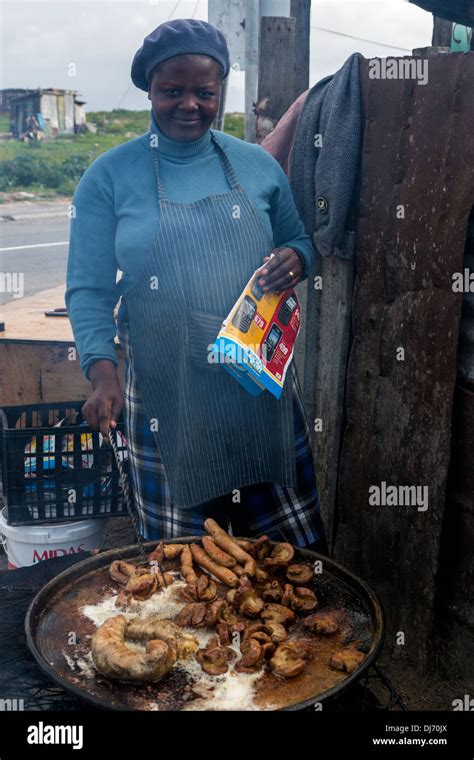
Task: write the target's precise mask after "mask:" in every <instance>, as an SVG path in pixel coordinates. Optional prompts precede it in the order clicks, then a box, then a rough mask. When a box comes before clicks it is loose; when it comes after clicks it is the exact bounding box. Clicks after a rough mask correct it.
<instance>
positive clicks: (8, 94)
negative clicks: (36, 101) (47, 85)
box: [0, 87, 36, 116]
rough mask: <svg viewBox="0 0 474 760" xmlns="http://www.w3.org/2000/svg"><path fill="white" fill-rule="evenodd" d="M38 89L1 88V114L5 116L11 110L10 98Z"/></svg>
mask: <svg viewBox="0 0 474 760" xmlns="http://www.w3.org/2000/svg"><path fill="white" fill-rule="evenodd" d="M30 92H36V90H27V89H25V88H24V87H7V88H5V89H3V90H0V115H1V116H4V115H5V114H7V113H9V111H10V100H11V99H12V98H16V97H17V96H18V95H27V94H28V93H30Z"/></svg>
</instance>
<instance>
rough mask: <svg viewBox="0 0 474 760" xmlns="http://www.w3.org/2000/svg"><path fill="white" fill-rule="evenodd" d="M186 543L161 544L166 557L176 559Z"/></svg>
mask: <svg viewBox="0 0 474 760" xmlns="http://www.w3.org/2000/svg"><path fill="white" fill-rule="evenodd" d="M185 546H186V544H163V551H164V554H165V557H166V559H176V557H179V556H180V554H181V552H182V551H183V549H184V547H185Z"/></svg>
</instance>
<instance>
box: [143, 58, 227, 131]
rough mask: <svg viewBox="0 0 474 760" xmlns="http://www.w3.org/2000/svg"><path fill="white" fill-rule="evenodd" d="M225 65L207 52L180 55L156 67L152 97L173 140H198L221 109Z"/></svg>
mask: <svg viewBox="0 0 474 760" xmlns="http://www.w3.org/2000/svg"><path fill="white" fill-rule="evenodd" d="M221 83H222V68H221V66H220V64H219V63H218V61H216V60H215V59H214V58H210V57H209V56H207V55H188V54H186V55H176V56H174V57H173V58H168V60H166V61H163V62H162V63H160V64H158V66H156V67H155V68H154V69H153V71H152V73H151V74H150V78H149V82H148V99H149V100H150V101H151V105H152V109H153V114H154V116H155V119H156V121H157V124H158V126H159V127H160V129H161V130H162V131H163V132H164V133H165V135H166V136H167V137H169V138H171V139H172V140H197V139H198V138H199V137H202V135H203V134H204V133H205V132H206V130H208V129H209V127H210V126H211V124H212V122H213V121H214V118H215V116H216V114H217V112H218V110H219V100H220V94H221Z"/></svg>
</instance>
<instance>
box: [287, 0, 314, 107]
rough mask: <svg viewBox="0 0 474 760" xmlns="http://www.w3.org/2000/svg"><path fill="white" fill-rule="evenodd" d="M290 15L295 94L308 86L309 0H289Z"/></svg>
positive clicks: (298, 93)
mask: <svg viewBox="0 0 474 760" xmlns="http://www.w3.org/2000/svg"><path fill="white" fill-rule="evenodd" d="M290 16H291V17H292V18H294V19H295V21H296V26H295V89H296V96H295V97H298V95H300V94H301V93H302V92H304V91H305V90H307V89H308V87H309V36H310V22H311V0H291V5H290Z"/></svg>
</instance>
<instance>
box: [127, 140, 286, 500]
mask: <svg viewBox="0 0 474 760" xmlns="http://www.w3.org/2000/svg"><path fill="white" fill-rule="evenodd" d="M211 136H212V140H213V143H214V145H215V148H216V150H217V153H218V155H219V158H220V161H221V165H222V167H223V170H224V173H225V176H226V178H227V181H228V184H229V186H230V190H229V191H228V192H226V193H221V194H213V195H209V196H207V197H205V198H202V199H200V200H198V201H195V202H193V203H179V202H176V201H171V200H168V199H167V197H166V194H165V190H164V187H163V185H162V182H161V178H160V168H159V155H158V150H157V149H156V148H153V147H152V148H151V153H152V157H153V165H154V169H155V175H156V181H157V190H158V202H159V208H160V217H159V219H160V221H159V225H158V229H157V233H156V236H155V239H154V243H153V246H152V249H151V251H150V253H149V255H148V257H147V260H146V263H145V266H144V269H143V270H142V272H141V274H140V275H139V277H138V278H137V280H136V281H135V283H134V285H132V287H131V289H129V290H128V291H127V293H126V294H125V296H124V297H123V300H124V306H125V308H124V310H122V308H121V309H120V318H121V319H124V320H126V322H127V324H128V329H129V333H130V341H131V344H132V346H133V355H134V371H135V373H136V375H137V379H138V384H139V386H140V391H141V394H142V399H143V405H144V408H145V410H146V415H147V416H148V419H149V424H150V425H151V427H152V429H153V433H154V435H155V437H156V444H157V447H158V449H159V451H160V453H161V456H162V458H163V462H164V466H165V469H166V475H167V479H168V483H169V487H170V492H171V498H172V500H173V503H174V504H175V505H176V506H179V507H183V508H187V507H191V506H196V505H198V504H201V503H203V502H206V501H208V500H210V499H213V498H217V497H219V496H223V495H225V494H227V493H229V492H230V491H232V489H234V488H242V487H244V486H248V485H252V484H254V483H260V482H270V483H275V484H279V485H281V486H284V487H289V488H296V486H297V477H296V459H295V449H294V430H293V399H292V388H291V383H288V382H287V383H285V387H284V389H283V392H282V395H281V397H280V398H279V399H276V398H274V397H273V396H272V395H271V394H270V393H268V392H264V393H262V394H260V395H259V396H257V397H253V396H251V395H250V394H249V393H247V392H246V391H245V390H244V389H243V388H242V387H241V386H240V384H239V383H237V382H236V381H235V379H234V378H233V377H231V376H230V375H229V374H228V373H227V372H226V371H225V369H224V368H223V367H222V366H221V365H218V364H210V363H209V361H208V348H209V346H210V344H212V342H213V340H214V339H215V337H216V335H217V332H218V330H219V328H220V325H221V323H222V321H223V319H224V318H225V317H226V316H227V314H228V313H229V311H230V309H231V308H232V306H233V305H234V303H235V301H236V299H237V297H238V296H239V295H240V293H241V292H242V289H243V288H244V286H245V284H246V283H247V281H248V279H249V277H250V276H251V275H252V273H253V272H254V271H255V269H257V268H258V267H259V266H261V265H262V264H263V258H264V256H265V255H268V254H269V253H270V251H271V250H273V248H274V245H273V240H272V239H271V238H270V236H269V235H268V232H267V230H266V228H265V226H264V224H263V221H262V220H261V219H260V217H259V215H258V213H257V211H256V209H255V205H254V203H253V201H252V199H251V198H250V196H249V195H248V193H247V191H246V190H245V189H244V188H243V187H242V185H240V183H239V182H238V180H237V177H236V175H235V172H234V169H233V167H232V166H231V164H230V161H229V159H228V157H227V154H226V152H225V151H224V149H223V148H222V146H221V145H220V143H219V140H218V139H217V137H216V135H215V133H214V131H211Z"/></svg>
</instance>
